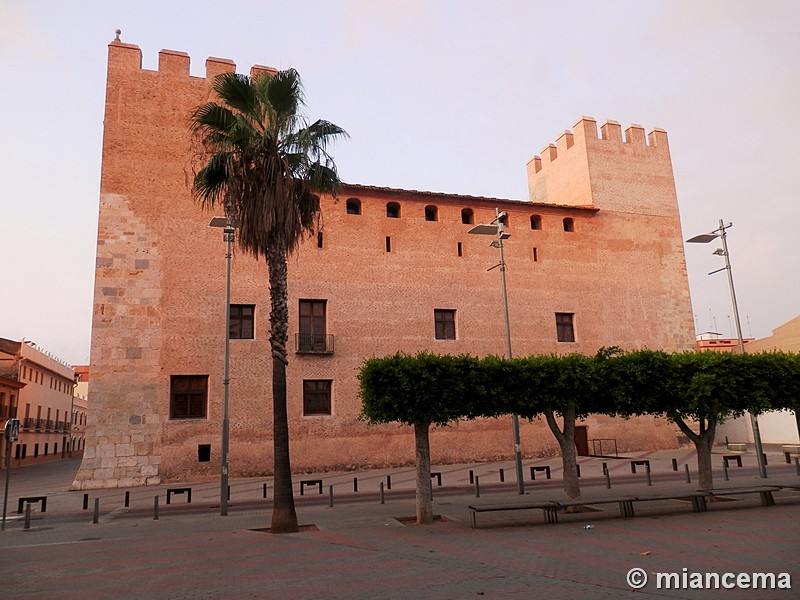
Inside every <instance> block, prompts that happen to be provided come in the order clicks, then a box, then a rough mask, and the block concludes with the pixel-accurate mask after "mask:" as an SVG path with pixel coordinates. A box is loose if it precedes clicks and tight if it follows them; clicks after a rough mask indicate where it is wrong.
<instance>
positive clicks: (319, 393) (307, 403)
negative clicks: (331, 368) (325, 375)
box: [303, 379, 332, 415]
mask: <svg viewBox="0 0 800 600" xmlns="http://www.w3.org/2000/svg"><path fill="white" fill-rule="evenodd" d="M331 383H332V382H331V380H330V379H306V380H304V381H303V414H304V415H329V414H331Z"/></svg>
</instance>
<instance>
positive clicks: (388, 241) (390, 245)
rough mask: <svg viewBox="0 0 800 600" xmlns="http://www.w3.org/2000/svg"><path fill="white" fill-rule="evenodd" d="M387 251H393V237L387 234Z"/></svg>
mask: <svg viewBox="0 0 800 600" xmlns="http://www.w3.org/2000/svg"><path fill="white" fill-rule="evenodd" d="M386 251H387V252H391V251H392V238H391V236H388V235H387V236H386Z"/></svg>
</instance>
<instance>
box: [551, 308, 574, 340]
mask: <svg viewBox="0 0 800 600" xmlns="http://www.w3.org/2000/svg"><path fill="white" fill-rule="evenodd" d="M573 316H574V313H556V338H557V339H558V341H559V342H574V341H575V329H574V327H573V324H572V317H573Z"/></svg>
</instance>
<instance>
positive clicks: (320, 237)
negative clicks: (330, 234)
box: [317, 231, 322, 248]
mask: <svg viewBox="0 0 800 600" xmlns="http://www.w3.org/2000/svg"><path fill="white" fill-rule="evenodd" d="M317 248H322V232H321V231H320V232H319V233H317Z"/></svg>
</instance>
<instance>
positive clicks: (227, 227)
mask: <svg viewBox="0 0 800 600" xmlns="http://www.w3.org/2000/svg"><path fill="white" fill-rule="evenodd" d="M209 226H211V227H222V228H223V229H222V237H223V240H224V241H225V372H224V375H223V377H222V389H223V393H222V465H221V467H220V477H219V514H220V516H223V517H224V516H225V515H227V514H228V445H229V444H228V442H229V435H230V423H229V420H228V386H229V384H230V362H231V361H230V358H231V351H230V350H231V330H230V327H231V326H230V323H231V245H232V244H233V236H234V233H235V229H234V227H233V225H231V223H230V221H229V220H228V219H227V218H226V217H214V218H213V219H211V222H210V223H209Z"/></svg>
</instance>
